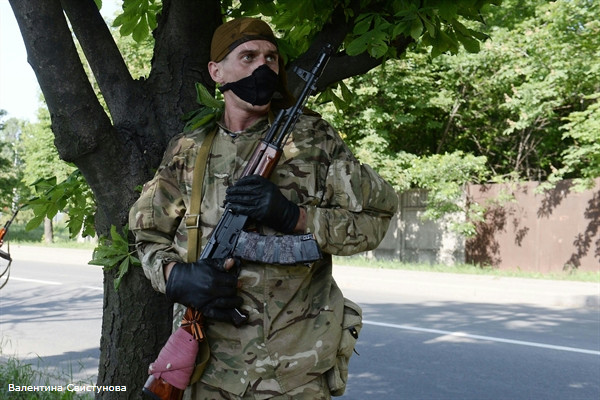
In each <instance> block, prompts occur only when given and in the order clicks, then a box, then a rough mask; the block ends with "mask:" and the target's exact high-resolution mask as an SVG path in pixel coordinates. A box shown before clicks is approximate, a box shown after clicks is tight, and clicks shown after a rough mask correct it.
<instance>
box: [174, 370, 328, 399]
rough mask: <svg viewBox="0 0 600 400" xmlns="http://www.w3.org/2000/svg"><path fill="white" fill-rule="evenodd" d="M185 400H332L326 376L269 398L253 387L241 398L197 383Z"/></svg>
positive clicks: (189, 389)
mask: <svg viewBox="0 0 600 400" xmlns="http://www.w3.org/2000/svg"><path fill="white" fill-rule="evenodd" d="M183 399H184V400H255V399H269V400H331V395H330V394H329V387H328V386H327V379H325V375H321V376H319V377H318V378H316V379H313V380H312V381H310V382H308V383H306V384H304V385H302V386H299V387H297V388H295V389H292V390H290V391H289V392H287V393H284V394H279V395H274V396H273V397H269V396H268V394H266V393H256V392H254V390H252V387H248V389H247V390H246V393H244V394H243V395H242V396H241V397H240V396H236V395H234V394H232V393H229V392H226V391H224V390H222V389H219V388H217V387H214V386H210V385H207V384H204V383H202V382H198V383H196V384H195V385H194V386H193V387H191V388H188V390H186V391H185V395H184V396H183Z"/></svg>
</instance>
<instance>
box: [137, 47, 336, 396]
mask: <svg viewBox="0 0 600 400" xmlns="http://www.w3.org/2000/svg"><path fill="white" fill-rule="evenodd" d="M332 52H333V48H332V46H331V45H329V44H326V45H325V46H324V47H323V49H322V50H321V52H320V53H319V57H318V59H317V61H316V62H315V64H314V66H313V67H312V69H311V70H310V71H306V70H303V69H301V68H298V67H295V68H294V72H295V73H296V74H298V76H300V78H302V80H304V82H305V85H304V88H303V89H302V92H301V94H300V96H299V97H298V99H297V101H296V103H295V104H294V105H293V106H292V107H290V108H288V109H284V110H281V111H279V112H278V114H277V116H276V117H275V119H274V120H273V123H272V124H271V127H270V128H269V130H268V131H267V132H266V134H265V136H264V138H263V139H261V141H260V142H259V143H258V145H257V147H256V149H255V150H254V153H253V154H252V157H251V158H250V160H249V161H248V164H247V165H246V167H245V168H244V171H243V172H242V177H244V176H248V175H261V176H262V177H265V178H269V177H270V175H271V173H272V172H273V170H274V169H275V166H276V165H277V163H278V162H279V158H280V157H281V154H282V152H283V146H284V145H285V143H286V141H287V140H288V138H289V136H290V134H291V133H292V131H293V129H294V126H295V125H296V122H297V121H298V118H299V117H300V115H301V114H302V112H303V110H304V107H305V105H306V102H307V101H308V98H309V97H310V96H311V95H312V94H313V93H314V92H315V91H316V83H317V80H318V79H319V77H320V76H321V73H322V72H323V70H324V69H325V66H326V65H327V62H328V61H329V58H330V57H331V54H332ZM247 221H248V217H247V216H245V215H241V214H236V213H234V212H233V211H231V209H230V207H229V205H228V204H226V205H225V212H224V213H223V215H222V216H221V219H220V220H219V222H218V223H217V226H216V227H215V229H214V230H213V232H212V233H211V235H210V237H209V239H208V242H207V244H206V246H205V247H204V248H203V250H202V253H201V254H200V259H206V258H227V257H231V256H240V254H239V253H238V252H236V247H237V244H238V242H240V241H241V239H240V238H242V237H243V238H244V240H245V239H246V238H247V236H248V235H250V233H248V232H245V231H244V230H243V229H244V227H245V226H246V223H247ZM256 235H258V234H256ZM292 242H293V244H292V247H294V248H295V249H296V250H297V251H298V252H299V253H301V257H300V260H298V259H296V260H295V261H296V262H305V263H308V262H312V261H316V260H318V259H320V258H321V252H320V250H319V248H318V245H317V244H316V241H315V239H314V235H312V234H308V235H292ZM277 245H278V243H277V242H274V243H273V246H277ZM241 257H242V258H244V257H243V255H241ZM292 258H293V257H292ZM244 259H247V258H244ZM275 263H276V262H275ZM231 317H232V321H233V323H234V325H236V326H241V325H242V324H244V323H245V322H246V321H247V319H248V316H247V315H245V314H243V313H242V312H241V311H239V310H237V309H233V310H232V314H231ZM203 323H204V321H203V316H202V314H201V313H200V312H199V311H198V310H195V309H193V308H192V307H188V308H187V310H186V313H185V315H184V317H183V320H182V324H181V327H179V328H178V329H177V330H176V331H175V332H174V333H173V334H172V335H171V337H170V338H169V340H168V341H167V343H166V344H165V346H164V347H163V349H162V350H161V351H160V353H159V355H158V358H157V360H156V361H155V362H154V363H153V364H151V365H150V368H149V375H150V376H149V377H148V380H147V381H146V383H145V385H144V389H143V392H144V393H145V394H147V395H149V396H150V397H152V398H153V399H156V400H179V399H181V398H182V396H183V392H184V390H185V388H186V387H187V385H188V384H189V382H190V378H191V377H192V372H193V369H194V361H195V360H196V354H197V353H198V347H199V343H202V342H205V340H206V339H205V335H204V328H203ZM203 345H204V346H205V347H206V346H207V344H206V343H203ZM183 347H187V348H186V349H184V348H183ZM190 353H193V355H192V356H191V357H189V355H188V356H187V357H188V359H191V360H192V361H191V362H192V365H191V367H190V366H187V365H186V366H185V367H181V364H182V360H170V362H167V361H166V359H168V358H169V357H170V358H171V359H172V358H177V357H180V358H181V357H184V354H190ZM176 365H177V367H175V366H176ZM156 369H159V370H160V369H162V371H160V372H159V371H157V372H155V373H153V370H154V371H156ZM165 370H168V371H165ZM200 374H201V372H200V373H198V371H196V372H195V373H194V378H196V377H197V378H199V376H198V375H200ZM183 382H185V383H183Z"/></svg>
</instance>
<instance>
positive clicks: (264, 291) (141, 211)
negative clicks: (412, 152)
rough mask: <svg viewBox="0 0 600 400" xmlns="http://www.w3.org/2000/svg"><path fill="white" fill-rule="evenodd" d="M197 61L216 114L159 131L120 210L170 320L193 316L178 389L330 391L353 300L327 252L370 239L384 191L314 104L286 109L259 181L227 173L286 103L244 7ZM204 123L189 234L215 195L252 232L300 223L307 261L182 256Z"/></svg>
mask: <svg viewBox="0 0 600 400" xmlns="http://www.w3.org/2000/svg"><path fill="white" fill-rule="evenodd" d="M208 71H209V73H210V76H211V77H212V79H213V80H214V81H215V82H216V83H217V85H218V88H219V90H220V91H221V92H222V93H223V97H224V100H225V108H224V110H223V114H222V117H221V118H220V120H219V121H217V122H216V124H215V123H212V124H211V123H208V124H206V125H205V126H202V127H200V128H198V129H196V130H195V131H193V132H188V133H184V134H181V135H179V136H176V137H175V138H174V139H173V140H172V141H171V143H170V145H169V146H168V149H167V151H166V153H165V156H164V158H163V161H162V163H161V165H160V167H159V169H158V171H157V172H156V175H155V177H154V179H153V180H152V181H150V182H148V183H147V184H146V185H145V186H144V190H143V192H142V194H141V196H140V199H139V200H138V201H137V202H136V204H135V205H134V206H133V208H132V210H131V212H130V227H131V229H132V231H133V232H134V234H135V236H136V244H137V249H138V253H139V255H140V258H141V260H142V265H143V268H144V272H145V274H146V276H147V277H148V278H149V279H150V280H151V282H152V285H153V287H154V288H155V289H156V290H158V291H159V292H163V293H166V295H167V297H168V298H169V299H170V300H172V301H173V302H175V303H176V306H175V308H176V311H175V321H174V323H175V324H177V323H179V321H180V320H181V316H182V315H181V314H182V312H183V310H184V308H185V307H183V306H191V307H194V308H196V309H198V310H200V311H202V313H203V314H204V316H205V317H206V318H207V326H206V336H207V338H208V343H209V345H210V351H211V358H210V361H209V363H208V365H207V367H206V370H205V372H204V374H203V375H202V378H201V379H200V381H198V382H196V383H194V384H192V385H190V386H189V387H188V389H187V390H186V393H185V398H192V399H271V398H272V399H292V398H293V399H310V400H315V399H329V398H330V396H331V394H333V395H340V394H341V393H343V390H344V386H345V382H346V377H347V362H348V358H349V357H350V355H351V353H352V350H353V347H354V343H355V341H356V338H357V336H358V329H360V326H361V323H360V312H361V311H360V308H359V307H358V306H356V305H355V304H354V303H352V302H350V301H348V300H345V299H344V297H343V295H342V293H341V291H340V289H339V288H338V287H337V285H336V283H335V281H334V279H333V277H332V258H331V257H332V255H352V254H356V253H359V252H362V251H366V250H370V249H374V248H375V247H377V245H378V244H379V243H380V241H381V240H382V239H383V236H384V235H385V232H386V231H387V228H388V225H389V221H390V219H391V217H392V216H393V215H394V213H395V212H396V208H397V196H396V193H395V192H394V190H393V189H392V187H391V186H390V185H389V184H388V183H387V182H385V181H384V180H383V179H382V178H381V177H380V176H379V175H377V174H376V173H375V172H374V171H373V170H372V169H371V168H370V167H369V166H367V165H361V164H360V163H359V162H358V161H357V160H356V158H355V157H354V156H353V154H352V153H351V152H350V150H349V149H348V148H347V146H346V145H345V144H344V142H343V141H342V139H341V138H340V136H339V134H338V133H337V132H336V131H335V130H334V129H333V128H332V127H331V126H330V125H329V124H328V123H327V122H325V121H324V120H323V119H321V118H320V116H318V115H315V113H306V114H305V115H302V116H301V117H300V119H299V121H298V123H297V125H296V127H295V129H294V131H293V133H292V135H291V137H290V139H289V140H288V142H287V143H286V144H285V146H284V152H283V155H282V158H281V161H280V162H279V164H278V166H277V167H276V169H275V171H274V173H273V174H272V175H271V178H270V180H267V179H265V178H262V177H260V176H258V175H253V176H248V177H245V178H242V179H240V174H241V172H242V170H243V169H244V166H245V164H246V163H247V161H248V159H249V157H250V155H251V154H252V151H253V149H254V147H255V145H256V144H257V143H258V141H259V140H260V138H261V136H262V134H263V133H264V132H265V131H266V130H267V129H268V126H269V123H270V121H272V115H273V111H274V110H276V109H277V108H282V107H286V108H287V107H289V106H291V105H292V104H293V98H292V96H291V95H290V94H289V92H288V91H287V89H286V87H285V84H286V78H285V71H284V68H283V62H282V60H281V58H280V57H279V53H278V48H277V40H276V38H275V36H274V34H273V32H272V30H271V28H270V27H269V26H268V25H267V24H266V23H265V22H263V21H261V20H259V19H251V18H241V19H235V20H232V21H230V22H227V23H225V24H223V25H221V26H220V27H219V28H218V29H217V30H216V32H215V34H214V37H213V40H212V44H211V61H210V62H209V64H208ZM215 129H216V134H215V136H214V139H213V142H212V145H211V148H210V153H209V155H208V157H207V161H206V167H205V168H206V172H205V175H204V181H203V185H202V200H201V208H200V217H199V226H200V233H201V243H202V245H204V244H205V243H206V240H207V238H208V236H209V235H210V233H211V231H212V230H213V228H214V227H215V225H216V223H217V222H218V220H219V218H220V216H221V214H222V213H223V211H224V208H223V205H224V203H225V202H228V203H230V206H231V208H232V210H233V211H234V212H236V213H241V214H244V215H248V216H249V217H250V218H251V221H253V223H254V226H253V228H254V229H256V230H258V231H259V232H260V233H263V234H265V235H274V234H278V235H282V234H283V235H285V234H294V233H312V234H314V235H315V237H316V240H317V242H318V244H319V246H320V248H321V250H322V252H323V258H322V259H321V260H319V261H317V262H314V263H313V264H311V265H310V266H308V267H307V266H306V265H304V264H298V265H292V266H289V265H288V266H282V265H277V264H269V263H261V262H249V261H245V260H241V262H240V261H239V260H238V261H237V263H238V264H239V267H238V268H234V269H235V272H228V271H227V269H228V268H229V267H230V266H231V264H233V263H232V262H231V261H230V260H228V262H227V267H225V266H224V265H225V261H224V260H213V259H209V260H199V261H195V260H190V261H187V248H188V227H186V220H188V218H185V216H186V213H187V212H188V210H189V208H190V204H189V203H190V196H191V195H190V193H191V191H192V188H191V186H192V180H193V174H194V165H195V161H196V157H197V155H198V151H199V148H200V146H201V145H202V143H203V141H204V139H205V138H206V137H207V135H208V134H209V133H210V132H211V131H214V130H215ZM192 228H193V227H192ZM180 305H183V306H180ZM234 307H236V308H239V309H241V310H243V312H244V313H246V314H247V315H248V321H247V323H246V324H244V325H242V326H240V327H235V326H233V324H232V321H231V317H230V313H229V312H228V311H230V309H232V308H234ZM351 318H354V321H350V319H351ZM345 320H346V321H345ZM343 326H344V327H343ZM347 328H349V329H347Z"/></svg>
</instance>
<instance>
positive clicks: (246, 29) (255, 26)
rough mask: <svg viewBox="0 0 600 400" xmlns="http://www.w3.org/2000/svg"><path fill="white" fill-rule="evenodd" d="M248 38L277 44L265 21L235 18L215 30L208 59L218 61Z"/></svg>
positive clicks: (248, 39)
mask: <svg viewBox="0 0 600 400" xmlns="http://www.w3.org/2000/svg"><path fill="white" fill-rule="evenodd" d="M250 40H267V41H269V42H271V43H273V44H274V45H275V46H277V41H276V39H275V35H274V34H273V31H272V30H271V27H270V26H269V25H268V24H267V23H266V22H264V21H261V20H260V19H256V18H237V19H234V20H231V21H229V22H226V23H224V24H223V25H221V26H219V27H218V28H217V30H215V33H214V35H213V38H212V42H211V46H210V59H211V60H212V61H214V62H220V61H221V60H222V59H224V58H225V57H226V56H227V54H229V53H230V52H231V51H232V50H233V49H235V48H236V47H237V46H239V45H240V44H242V43H244V42H248V41H250Z"/></svg>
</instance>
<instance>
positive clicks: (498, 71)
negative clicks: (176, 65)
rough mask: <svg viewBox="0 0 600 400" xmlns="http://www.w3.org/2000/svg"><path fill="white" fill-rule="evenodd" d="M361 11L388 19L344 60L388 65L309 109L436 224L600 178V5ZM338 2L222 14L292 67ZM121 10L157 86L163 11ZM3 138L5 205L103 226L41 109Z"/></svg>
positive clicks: (413, 5)
mask: <svg viewBox="0 0 600 400" xmlns="http://www.w3.org/2000/svg"><path fill="white" fill-rule="evenodd" d="M234 3H235V4H234ZM362 3H365V4H366V3H377V4H379V5H381V10H387V11H385V12H380V13H374V12H368V13H364V14H362V15H360V16H358V18H357V23H356V25H355V26H354V29H353V31H352V32H350V33H349V34H348V36H347V38H346V41H345V44H344V45H345V49H346V52H347V53H349V54H359V53H361V52H363V51H367V52H368V53H369V54H370V55H372V56H374V57H384V58H385V59H386V61H385V62H384V64H383V65H381V66H380V67H378V68H376V69H374V70H372V71H370V72H368V73H366V74H362V75H359V76H356V77H353V78H350V79H346V80H344V81H342V82H339V83H337V84H336V85H335V86H334V87H332V88H330V89H328V90H327V91H326V92H324V93H323V94H322V95H321V96H320V97H319V99H318V100H317V102H315V103H313V105H312V107H314V108H316V109H317V110H318V111H319V112H321V113H322V114H323V115H324V116H325V118H326V119H329V120H330V121H332V122H333V124H334V126H336V127H337V128H338V129H339V130H340V132H341V133H342V135H343V137H344V139H345V140H346V141H347V142H348V144H349V145H350V146H351V148H353V150H354V151H355V153H356V155H357V156H358V158H359V159H361V161H363V162H366V163H369V164H371V165H372V166H373V167H374V168H375V169H376V170H378V171H379V172H380V173H381V175H383V176H384V177H385V178H386V179H387V180H388V181H390V182H392V184H393V185H394V186H395V188H396V189H397V190H398V191H403V190H407V189H409V188H424V189H428V190H429V191H430V196H429V209H428V211H427V213H426V216H428V217H431V218H438V217H440V216H441V215H443V214H444V213H445V212H451V211H456V210H464V209H465V208H466V207H472V208H469V209H466V211H467V213H468V219H467V224H465V225H462V226H460V227H457V228H458V229H459V230H461V231H462V232H463V233H465V234H467V235H469V234H471V233H473V232H474V231H473V230H472V222H474V221H477V220H478V219H479V218H480V217H481V214H482V211H483V210H482V209H481V208H480V207H479V206H478V205H475V204H473V203H468V202H467V204H470V206H467V205H465V203H463V202H460V201H459V199H460V197H461V195H462V187H463V185H464V184H466V183H467V182H486V181H498V180H502V179H523V180H539V181H542V182H543V185H542V186H541V187H542V188H548V187H552V185H553V184H555V183H556V182H557V181H558V180H561V179H565V178H573V179H575V182H576V183H577V186H576V188H586V187H589V185H590V182H591V178H594V177H597V176H600V156H599V154H600V144H599V143H600V129H599V128H600V107H599V105H598V99H599V96H600V95H599V93H600V61H599V60H600V50H599V49H600V22H599V21H600V18H599V17H600V11H599V7H600V6H599V5H598V3H597V2H595V1H590V0H573V1H555V2H547V1H542V0H536V1H532V2H523V1H520V0H505V1H504V2H503V3H502V6H501V7H494V6H488V7H487V8H485V13H484V14H481V15H480V14H478V13H475V11H474V10H477V9H478V7H479V6H480V4H478V2H459V4H456V3H453V2H443V1H429V2H416V1H375V2H373V1H372V2H367V1H363V2H362ZM338 4H343V5H344V7H345V8H344V12H345V13H346V14H347V15H348V16H350V15H352V13H353V12H354V11H353V9H352V7H351V2H350V1H339V0H327V1H303V2H297V1H278V2H277V3H274V2H271V1H261V0H254V1H249V0H246V1H239V2H232V1H225V2H222V6H223V8H224V9H227V10H228V13H229V14H230V15H231V16H238V15H259V14H261V15H263V16H264V17H265V18H267V19H268V20H269V21H270V23H271V24H272V25H273V26H274V27H275V29H276V31H277V32H278V35H279V36H280V38H281V42H280V43H281V47H282V50H283V52H284V54H285V56H286V58H287V59H293V58H294V57H297V56H298V55H300V54H302V53H303V52H304V51H306V49H307V47H308V44H309V43H310V40H311V39H312V38H314V37H315V35H317V34H318V33H319V31H320V29H321V28H322V27H323V25H324V24H325V23H326V22H327V21H328V20H329V18H331V13H332V10H333V9H334V6H335V5H338ZM123 5H124V8H123V12H122V13H121V14H120V15H119V16H118V17H117V18H116V19H115V21H114V24H113V25H114V26H115V35H114V36H115V39H116V41H117V43H118V45H119V47H120V49H121V52H122V53H123V56H124V58H125V60H126V62H127V64H128V66H129V68H130V70H131V71H132V75H134V76H135V77H147V76H148V74H149V66H150V62H149V61H150V60H151V58H152V47H153V39H152V36H151V35H150V32H151V30H152V29H153V28H154V27H155V26H156V16H157V13H158V12H159V11H160V8H161V3H160V2H158V1H153V0H125V1H124V2H123ZM292 16H293V18H292ZM116 30H119V32H120V35H119V34H116ZM398 33H404V34H405V35H407V36H408V37H410V38H411V39H412V40H413V44H412V45H411V48H410V51H408V52H407V53H406V54H405V55H403V56H402V57H400V58H399V59H398V57H397V56H398V54H396V48H395V47H394V46H393V38H394V37H396V35H397V34H398ZM487 37H489V38H490V39H487V40H486V38H487ZM89 75H90V79H91V80H93V78H92V75H91V74H89ZM97 93H98V96H101V94H100V93H99V91H97ZM202 95H203V96H206V93H203V94H202ZM0 134H1V135H2V136H1V137H2V141H3V142H2V143H1V144H0V164H2V165H4V166H7V165H11V164H12V165H13V168H6V167H4V168H2V170H1V172H0V194H2V196H1V198H0V201H2V204H1V205H2V206H4V207H6V206H10V204H13V203H15V200H14V198H15V197H20V198H27V197H29V196H31V194H32V190H33V191H34V192H35V193H37V200H36V202H37V206H36V207H37V212H38V217H37V218H36V219H34V222H32V223H31V226H33V225H35V223H36V222H40V221H41V220H40V218H39V215H41V214H39V213H44V214H45V215H48V216H51V215H52V214H53V213H54V212H55V211H56V210H64V209H65V208H66V209H70V210H71V212H72V213H73V215H74V217H75V218H74V221H77V222H74V225H73V230H76V229H78V228H79V227H83V228H84V229H86V230H87V232H88V233H89V232H91V231H90V227H93V219H91V218H89V217H86V216H85V215H86V214H87V215H88V216H89V215H91V214H93V212H94V205H93V202H91V201H87V200H86V201H84V200H83V197H81V195H82V194H84V197H85V196H89V197H91V194H90V192H89V188H86V187H85V185H84V182H82V181H81V179H76V176H77V174H76V172H75V175H70V174H72V173H74V172H73V171H74V168H73V167H72V166H68V165H66V164H64V163H61V162H60V161H58V157H57V155H56V151H55V150H54V148H53V146H52V134H51V132H50V122H49V119H48V115H47V112H46V114H44V111H43V108H42V109H41V111H40V117H39V121H38V122H37V123H28V122H26V121H14V120H9V121H7V122H5V123H4V125H3V126H2V130H1V131H0ZM40 171H42V172H48V174H42V175H41V176H40ZM55 176H56V177H57V178H56V179H57V180H56V184H58V183H60V182H63V183H62V185H67V186H68V184H69V183H70V184H71V185H74V186H71V187H70V189H65V187H63V188H62V189H60V187H59V189H57V190H58V192H61V193H63V194H64V193H67V194H69V196H70V195H73V199H78V200H76V201H73V202H71V203H70V204H69V205H67V203H66V201H67V199H66V198H63V197H61V196H60V195H59V193H58V192H54V193H51V192H48V193H46V192H44V191H45V190H48V189H50V188H51V187H52V185H53V183H52V182H53V181H52V179H55V178H54V177H55ZM69 176H70V178H68V179H67V177H69ZM34 182H37V184H36V185H34V186H33V187H31V186H30V185H31V184H32V183H34ZM78 185H83V186H78ZM59 186H60V185H59ZM15 188H18V189H17V190H16V191H15ZM86 190H87V192H86ZM35 193H33V194H35ZM86 193H87V194H86ZM44 198H45V199H46V200H47V201H46V203H47V204H46V205H45V206H42V203H43V199H44ZM57 199H62V200H60V201H59V200H57ZM36 202H34V203H33V204H36ZM473 206H474V207H473ZM44 207H45V208H44ZM81 221H83V222H81ZM82 224H83V225H82ZM86 224H87V225H86Z"/></svg>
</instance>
